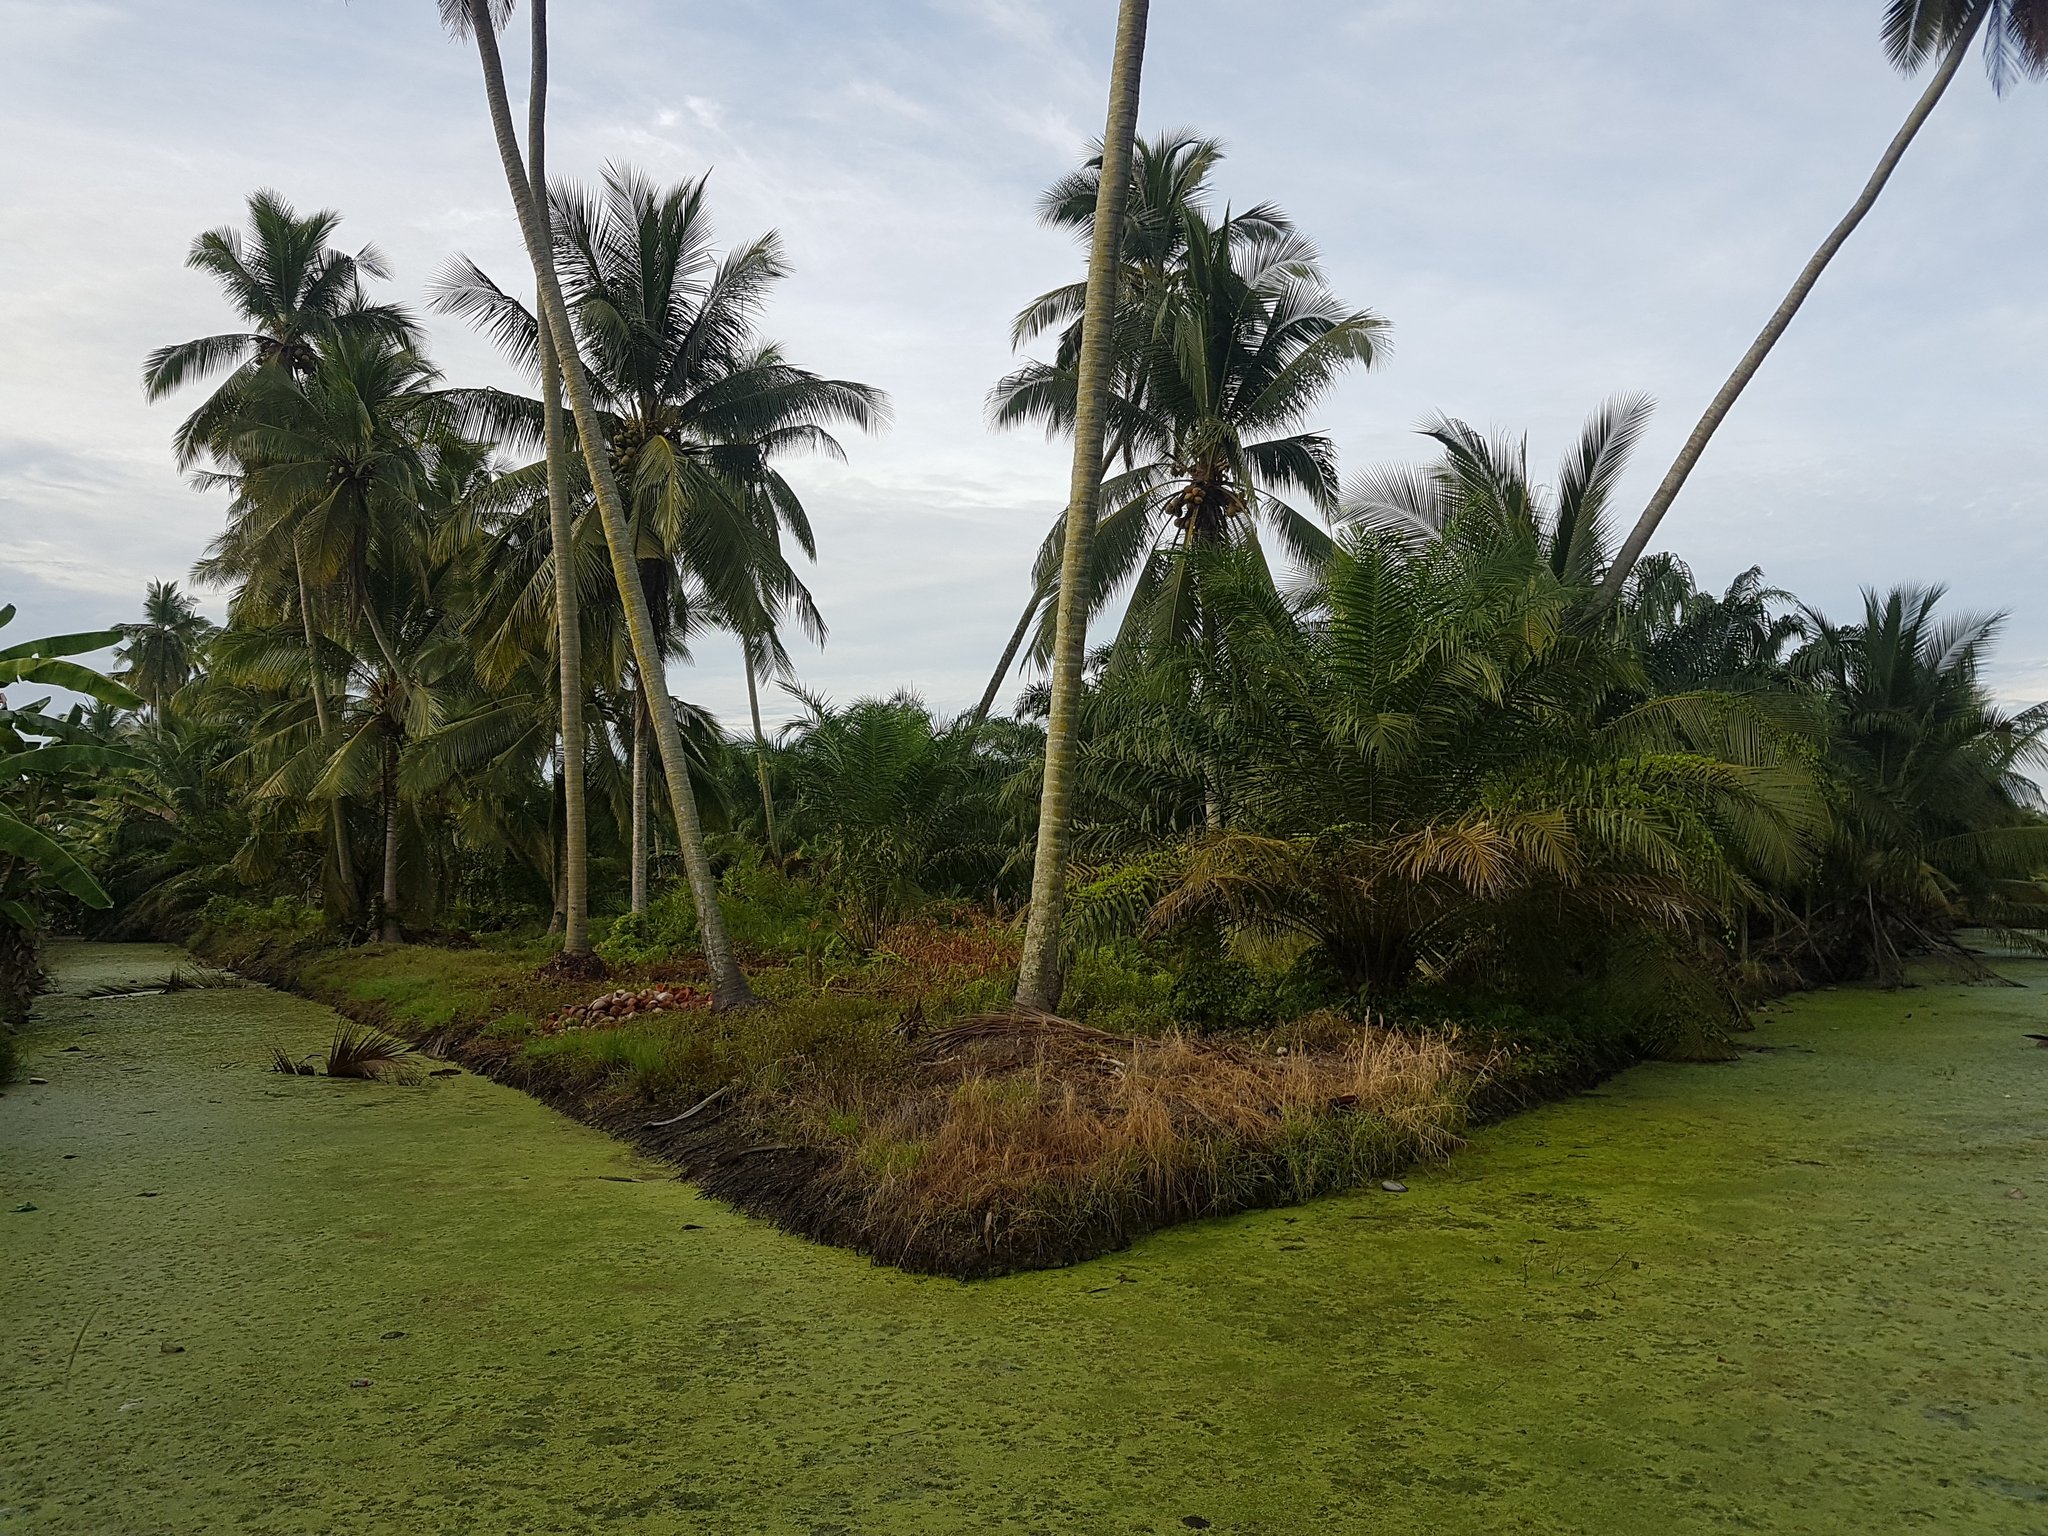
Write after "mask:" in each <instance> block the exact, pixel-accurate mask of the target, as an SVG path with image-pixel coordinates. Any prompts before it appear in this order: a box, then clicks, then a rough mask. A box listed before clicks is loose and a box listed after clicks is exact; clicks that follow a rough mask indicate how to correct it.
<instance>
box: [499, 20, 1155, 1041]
mask: <svg viewBox="0 0 2048 1536" xmlns="http://www.w3.org/2000/svg"><path fill="white" fill-rule="evenodd" d="M473 3H474V0H473ZM1150 10H1151V6H1150V3H1149V0H1123V5H1122V8H1121V10H1120V12H1119V14H1118V17H1117V28H1116V55H1115V59H1114V62H1113V63H1112V64H1111V67H1110V77H1109V114H1108V121H1107V124H1106V126H1105V127H1104V129H1103V133H1102V175H1101V181H1100V185H1099V186H1098V187H1097V189H1096V194H1095V233H1094V239H1093V241H1092V243H1091V245H1090V248H1089V252H1088V297H1087V302H1086V303H1085V305H1084V306H1083V308H1082V316H1081V355H1080V359H1079V374H1078V378H1077V380H1076V390H1077V398H1076V401H1075V412H1074V472H1073V480H1072V482H1071V487H1070V490H1069V493H1068V496H1067V526H1066V538H1065V540H1064V542H1063V545H1062V547H1061V550H1060V595H1059V608H1058V618H1057V628H1056V629H1055V631H1054V639H1053V665H1052V712H1051V715H1050V717H1049V719H1048V720H1047V722H1046V730H1045V785H1044V788H1043V789H1042V791H1041V792H1040V795H1039V802H1038V848H1037V852H1036V855H1035V857H1034V860H1033V863H1032V869H1031V914H1030V916H1029V917H1028V918H1027V919H1026V921H1025V926H1024V953H1023V957H1022V959H1021V961H1020V962H1019V964H1018V968H1017V1002H1018V1004H1019V1005H1020V1006H1022V1007H1025V1008H1037V1009H1042V1010H1045V1011H1048V1012H1049V1011H1051V1010H1052V1009H1053V1008H1055V1007H1057V1006H1058V1005H1059V1000H1060V982H1061V977H1062V970H1063V960H1064V955H1063V953H1062V945H1061V942H1060V929H1061V927H1062V925H1063V923H1064V921H1065V918H1066V907H1067V899H1066V898H1067V890H1066V879H1067V844H1068V815H1069V810H1070V806H1071V801H1072V795H1073V772H1074V758H1075V746H1076V741H1075V733H1076V727H1077V725H1078V724H1079V721H1080V712H1081V666H1082V662H1083V659H1084V658H1085V656H1086V653H1087V647H1088V605H1089V597H1090V594H1089V591H1088V548H1089V545H1090V543H1091V542H1092V541H1093V539H1094V537H1095V514H1096V510H1097V508H1098V507H1099V506H1100V505H1101V501H1102V464H1103V452H1102V450H1103V437H1104V430H1103V429H1104V420H1105V418H1106V417H1107V415H1108V406H1109V382H1110V371H1111V368H1112V366H1113V360H1112V358H1111V356H1110V331H1111V329H1112V324H1113V318H1114V311H1115V307H1116V262H1117V247H1118V243H1119V237H1120V236H1121V234H1122V232H1123V217H1124V203H1125V201H1126V200H1127V198H1128V196H1129V194H1130V184H1131V141H1132V139H1133V138H1134V137H1135V136H1136V133H1137V127H1138V87H1139V84H1140V81H1141V79H1142V77H1143V73H1144V67H1145V24H1146V21H1147V19H1148V16H1149V13H1150Z"/></svg>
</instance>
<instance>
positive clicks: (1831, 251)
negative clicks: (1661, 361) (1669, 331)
mask: <svg viewBox="0 0 2048 1536" xmlns="http://www.w3.org/2000/svg"><path fill="white" fill-rule="evenodd" d="M1996 4H1997V0H1974V3H1973V6H1972V11H1971V13H1970V14H1969V15H1968V18H1967V20H1966V21H1965V22H1964V23H1963V25H1962V26H1961V27H1960V28H1959V29H1958V30H1957V32H1956V34H1955V37H1954V38H1953V39H1952V40H1951V41H1950V43H1949V45H1948V48H1947V50H1946V51H1945V52H1944V53H1943V54H1942V56H1941V63H1940V65H1939V66H1938V67H1937V68H1936V69H1935V71H1934V78H1933V79H1932V80H1930V81H1928V82H1927V89H1926V90H1924V91H1922V92H1921V93H1920V99H1919V100H1918V101H1916V102H1914V103H1913V110H1912V111H1911V112H1909V113H1907V114H1906V121H1905V122H1904V124H1902V125H1901V126H1900V128H1899V131H1898V132H1897V133H1896V134H1894V135H1893V136H1892V141H1891V143H1890V144H1888V145H1886V146H1885V152H1884V154H1883V156H1882V157H1881V158H1880V159H1879V160H1878V162H1877V169H1876V170H1874V171H1872V172H1871V173H1870V180H1869V181H1867V182H1865V183H1864V185H1863V192H1862V195H1861V196H1859V197H1858V198H1857V199H1856V201H1855V202H1854V203H1853V204H1852V205H1850V208H1849V211H1848V212H1847V213H1846V214H1844V215H1843V216H1842V221H1841V222H1840V223H1839V224H1837V225H1836V226H1835V227H1834V228H1833V229H1831V230H1829V231H1828V237H1827V239H1825V240H1823V241H1821V243H1820V249H1819V250H1817V251H1815V252H1814V253H1813V257H1812V259H1811V260H1810V261H1808V262H1807V263H1806V266H1805V267H1804V268H1803V269H1802V270H1801V271H1800V274H1799V276H1798V278H1797V279H1796V280H1795V281H1794V282H1793V284H1792V288H1791V291H1790V292H1789V293H1787V294H1786V295H1785V298H1784V302H1783V303H1781V304H1779V306H1778V308H1777V311H1776V312H1775V313H1774V314H1773V315H1772V316H1771V318H1770V320H1769V322H1768V323H1767V324H1766V325H1765V326H1764V328H1763V330H1762V331H1761V332H1759V333H1758V335H1757V338H1756V340H1755V341H1753V342H1751V343H1750V346H1749V350H1748V351H1747V352H1745V353H1743V355H1742V361H1741V362H1739V363H1737V364H1736V365H1735V371H1734V372H1733V373H1731V374H1729V375H1728V382H1727V383H1725V384H1723V385H1722V386H1721V389H1720V392H1719V393H1718V394H1716V395H1715V396H1714V398H1713V399H1712V401H1710V402H1709V403H1708V405H1707V409H1706V414H1704V415H1703V416H1701V417H1700V419H1699V424H1698V425H1697V426H1695V427H1694V428H1693V429H1692V435H1691V436H1690V437H1688V438H1687V439H1686V440H1685V446H1684V447H1683V448H1681V449H1679V450H1678V457H1677V458H1676V459H1674V460H1672V463H1671V468H1670V469H1669V470H1667V471H1666V472H1665V475H1664V479H1663V482H1662V483H1661V484H1659V485H1658V487H1657V490H1656V493H1655V494H1654V495H1652V496H1651V497H1650V502H1649V505H1648V506H1646V507H1644V508H1643V511H1642V515H1641V516H1640V517H1638V518H1637V519H1636V525H1635V527H1633V528H1631V529H1630V530H1629V535H1628V538H1627V539H1626V540H1624V541H1623V543H1622V546H1621V549H1620V550H1619V551H1618V552H1617V553H1616V554H1615V557H1614V561H1613V563H1612V564H1611V565H1609V566H1608V567H1607V574H1606V576H1605V577H1603V578H1602V580H1601V582H1600V592H1599V596H1598V599H1597V602H1598V604H1599V605H1600V606H1601V607H1602V608H1605V607H1609V606H1611V605H1612V604H1613V602H1614V600H1615V599H1616V598H1618V597H1619V596H1620V595H1621V589H1622V587H1623V585H1624V584H1625V583H1626V582H1627V581H1628V577H1629V572H1631V571H1632V570H1634V569H1635V564H1636V561H1637V560H1638V559H1640V558H1641V556H1642V553H1643V551H1644V549H1646V548H1647V547H1648V546H1649V543H1650V539H1651V538H1652V537H1653V536H1654V535H1655V534H1656V532H1657V525H1658V524H1659V523H1661V522H1663V521H1664V514H1665V513H1666V512H1668V511H1670V510H1671V504H1672V502H1674V501H1676V500H1677V499H1678V493H1679V491H1680V490H1681V489H1683V488H1684V486H1685V482H1686V478H1687V477H1688V476H1689V475H1691V474H1692V469H1693V466H1694V465H1695V464H1697V463H1698V462H1699V458H1700V455H1701V454H1702V453H1705V452H1706V450H1707V443H1708V442H1709V441H1710V440H1711V439H1712V437H1713V435H1714V433H1715V432H1716V431H1717V430H1718V429H1719V428H1720V425H1721V422H1722V420H1723V419H1724V418H1725V417H1726V416H1727V415H1728V412H1729V411H1730V410H1732V409H1733V408H1734V406H1735V402H1736V400H1737V399H1738V398H1740V396H1741V394H1742V392H1743V391H1744V390H1745V389H1747V388H1748V387H1749V381H1750V380H1751V379H1753V378H1755V377H1756V373H1757V370H1758V369H1759V368H1761V367H1763V365H1764V359H1765V358H1767V357H1769V356H1770V355H1771V349H1772V348H1773V347H1775V346H1776V345H1777V344H1778V338H1779V337H1781V336H1783V335H1784V334H1785V332H1786V330H1787V328H1788V327H1790V326H1791V324H1792V317H1793V316H1794V315H1797V314H1798V313H1799V307H1800V306H1801V305H1802V304H1804V303H1805V302H1806V296H1807V295H1808V294H1809V293H1811V292H1812V291H1813V285H1814V284H1815V283H1816V282H1818V281H1819V280H1820V275H1821V273H1822V272H1824V271H1826V270H1827V265H1828V263H1829V262H1831V261H1833V260H1834V259H1835V253H1836V252H1837V251H1839V250H1841V248H1842V246H1843V245H1844V244H1845V243H1846V242H1847V241H1848V239H1849V237H1850V236H1851V235H1852V234H1854V233H1855V232H1856V226H1857V225H1859V224H1861V223H1862V222H1863V219H1864V215H1866V214H1868V213H1869V212H1870V210H1871V209H1872V208H1873V207H1875V206H1876V205H1877V198H1878V194H1879V193H1880V192H1882V191H1884V188H1885V183H1886V182H1888V181H1890V180H1891V179H1892V172H1893V171H1895V170H1897V169H1898V168H1899V162H1900V161H1901V160H1902V159H1904V158H1905V154H1906V150H1907V148H1908V147H1909V146H1910V145H1911V144H1912V142H1913V140H1914V138H1915V137H1916V136H1917V135H1918V134H1919V132H1920V129H1921V127H1922V126H1923V125H1924V124H1925V123H1926V121H1927V119H1928V117H1929V116H1930V115H1931V114H1932V113H1933V111H1934V108H1935V106H1936V105H1937V104H1938V103H1939V102H1940V101H1941V98H1942V94H1943V93H1944V92H1945V91H1947V90H1948V87H1949V82H1950V81H1952V80H1954V79H1955V77H1956V71H1957V69H1959V68H1960V67H1961V66H1962V62H1963V56H1964V55H1965V54H1967V53H1968V52H1969V51H1970V43H1971V42H1972V40H1974V39H1975V37H1976V36H1977V33H1978V32H1979V31H1980V30H1981V29H1982V28H1983V26H1984V19H1985V17H1986V16H1988V15H1989V14H1990V13H1991V11H1992V10H1993V9H1994V8H1995V7H1996Z"/></svg>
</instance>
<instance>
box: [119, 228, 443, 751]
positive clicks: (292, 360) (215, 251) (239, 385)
mask: <svg viewBox="0 0 2048 1536" xmlns="http://www.w3.org/2000/svg"><path fill="white" fill-rule="evenodd" d="M340 223H341V215H340V214H338V213H335V212H333V211H331V210H327V209H322V210H320V211H318V212H315V213H311V214H307V215H305V216H304V217H301V216H300V215H299V214H298V213H297V211H296V210H294V209H293V207H292V206H291V204H289V203H287V202H286V201H285V200H284V199H283V198H282V197H280V196H279V195H278V194H277V193H275V192H272V191H270V190H268V189H264V190H261V191H258V192H255V193H252V194H251V195H250V198H249V230H248V234H247V236H246V237H245V236H244V235H243V234H242V232H241V231H239V230H236V229H234V228H232V227H229V226H223V227H222V228H219V229H213V230H208V231H207V232H206V233H205V234H202V235H200V236H199V237H198V238H197V239H195V240H194V241H193V242H192V248H191V250H190V251H189V252H188V253H187V254H186V257H185V265H186V266H188V267H190V268H192V269H193V270H195V271H199V272H205V273H208V274H209V275H211V276H212V277H213V278H214V279H215V280H217V281H218V282H219V283H220V285H221V288H222V289H223V291H224V292H225V293H226V294H227V297H228V301H229V303H230V304H231V305H233V306H234V309H235V311H236V313H237V315H239V316H240V318H241V319H242V321H243V323H244V325H245V326H246V327H247V329H245V330H242V331H230V332H225V333H223V334H220V335H216V336H201V337H196V338H194V339H193V340H191V341H186V342H180V343H177V344H175V345H172V346H166V347H159V348H158V349H157V350H156V351H154V352H152V353H151V354H150V355H149V358H148V360H147V361H146V362H145V363H144V364H143V370H142V386H143V391H144V393H145V394H146V395H147V396H148V398H149V399H151V400H160V399H162V398H163V397H164V396H166V395H168V394H171V393H172V392H173V391H175V390H177V389H179V388H182V387H183V386H184V385H186V384H189V383H192V382H195V381H197V380H200V379H204V378H208V377H212V376H214V375H217V374H221V373H225V374H226V375H227V377H226V378H225V379H223V380H222V382H221V383H220V385H219V386H218V387H217V388H216V389H215V390H214V392H213V394H212V395H210V396H209V397H208V398H207V400H206V401H205V402H204V403H203V404H202V405H201V406H200V407H199V408H198V409H197V410H196V411H194V412H192V414H191V415H189V416H187V417H186V418H185V420H184V421H183V422H182V423H181V424H180V425H179V427H178V432H177V436H176V438H175V442H176V446H177V454H178V462H179V463H180V464H181V465H189V464H192V463H194V462H196V461H197V460H199V459H200V458H201V457H202V456H205V455H207V454H209V453H217V452H218V450H219V447H220V439H221V437H222V434H223V433H224V432H225V431H227V430H228V429H229V428H230V426H231V424H232V422H233V419H234V417H235V415H236V413H237V412H238V411H239V410H240V408H241V404H242V401H243V399H244V396H245V395H246V393H247V391H248V389H249V387H250V385H251V384H252V383H253V382H254V381H255V380H256V379H258V378H259V377H261V376H262V374H263V372H264V371H265V370H266V369H270V370H278V371H282V372H283V373H284V374H286V375H287V376H289V377H299V376H301V375H303V374H305V373H307V372H309V371H311V369H312V367H313V365H314V360H315V347H316V344H317V343H318V342H319V341H320V340H321V338H323V337H332V336H338V335H344V334H345V335H353V336H357V337H361V338H364V339H370V338H380V337H381V338H383V339H384V340H386V341H388V342H390V343H391V344H393V345H394V346H398V347H412V346H415V345H417V343H418V340H419V335H418V328H417V326H416V325H415V324H414V322H413V319H412V317H411V316H410V315H409V314H408V313H407V312H406V311H405V310H404V309H402V308H400V307H399V306H397V305H390V304H373V303H371V302H370V301H369V299H368V298H367V297H366V296H365V294H364V291H363V280H364V279H365V278H386V277H389V276H390V269H389V267H388V266H387V265H386V263H385V260H384V257H383V255H382V254H381V253H380V252H379V251H378V250H377V249H376V247H374V246H369V245H366V246H364V247H363V248H362V249H361V250H359V251H357V252H356V253H355V254H354V255H349V254H347V253H345V252H342V251H337V250H335V249H334V248H333V247H332V246H331V245H330V244H329V240H330V239H331V237H332V236H333V234H334V231H335V229H336V228H337V227H338V226H339V225H340ZM290 565H291V569H292V571H293V573H294V576H295V578H296V580H297V583H298V587H299V598H300V601H299V616H300V623H301V626H302V628H303V629H304V630H305V635H306V648H307V652H308V654H309V655H311V656H314V657H315V660H316V663H317V651H318V647H317V646H316V644H315V642H314V630H315V629H316V628H317V624H318V621H317V619H316V616H315V612H314V607H313V602H312V594H311V592H310V590H309V589H308V587H307V583H306V579H305V572H304V571H303V570H302V569H300V568H299V565H298V562H297V559H296V555H295V554H294V556H293V558H292V560H291V562H290ZM311 688H312V695H313V704H314V707H315V709H316V711H318V712H319V713H321V714H322V715H324V714H325V712H326V708H327V703H326V697H325V693H326V690H325V686H324V684H323V683H322V681H321V679H320V675H319V673H318V670H317V665H316V670H315V672H314V675H313V677H312V679H311Z"/></svg>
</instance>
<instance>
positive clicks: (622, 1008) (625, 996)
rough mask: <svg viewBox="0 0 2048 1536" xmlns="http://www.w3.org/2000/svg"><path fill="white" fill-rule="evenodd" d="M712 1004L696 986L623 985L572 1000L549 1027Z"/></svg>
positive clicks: (580, 1025)
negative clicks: (584, 1001)
mask: <svg viewBox="0 0 2048 1536" xmlns="http://www.w3.org/2000/svg"><path fill="white" fill-rule="evenodd" d="M710 1006H711V999H710V997H709V996H708V995H707V994H705V993H703V992H699V991H697V990H696V989H695V988H692V987H639V988H633V987H621V988H620V989H619V990H618V991H616V992H607V993H605V994H604V996H602V997H594V998H592V999H591V1000H590V1001H589V1002H587V1003H571V1004H570V1005H569V1006H568V1007H567V1008H564V1009H562V1010H561V1011H560V1012H559V1013H555V1014H552V1015H550V1016H549V1018H548V1021H547V1025H546V1026H545V1027H546V1028H547V1029H549V1030H551V1031H552V1030H558V1029H589V1028H593V1027H599V1026H603V1025H607V1024H623V1023H625V1022H626V1021H627V1020H628V1019H637V1018H639V1017H640V1016H641V1015H642V1014H648V1013H669V1012H688V1011H691V1010H702V1009H708V1008H709V1007H710Z"/></svg>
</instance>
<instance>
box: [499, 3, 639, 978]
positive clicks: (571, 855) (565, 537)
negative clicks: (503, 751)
mask: <svg viewBox="0 0 2048 1536" xmlns="http://www.w3.org/2000/svg"><path fill="white" fill-rule="evenodd" d="M531 4H532V7H533V13H532V14H533V76H532V84H531V87H530V89H529V90H528V92H527V97H526V150H527V163H528V169H529V172H530V178H529V179H530V183H531V195H532V197H533V200H534V202H535V204H536V205H538V206H539V207H541V208H546V207H547V206H548V179H547V100H548V0H531ZM535 309H536V311H541V310H542V306H540V305H538V304H536V305H535ZM538 324H539V330H540V399H541V414H542V424H543V427H544V429H545V435H546V438H547V462H548V534H549V538H550V539H551V540H552V541H553V545H554V550H553V555H554V567H555V654H556V657H557V659H558V660H559V662H560V670H561V694H562V879H561V892H562V896H561V900H562V952H563V953H564V954H571V955H574V954H581V953H583V952H584V951H585V950H587V949H589V948H590V817H589V812H588V809H587V806H586V801H585V797H584V789H583V746H584V734H583V636H582V632H581V630H580V629H579V628H578V624H579V618H578V613H577V600H576V551H575V527H574V525H573V524H572V522H571V521H570V514H569V500H570V491H569V464H568V460H567V457H566V455H567V453H568V451H569V450H568V444H567V443H566V442H565V441H564V438H563V432H562V365H561V360H560V359H559V358H557V357H556V355H555V348H554V339H553V333H552V332H551V331H550V330H549V329H548V323H547V321H546V319H545V318H541V319H540V320H539V322H538ZM634 910H635V911H638V910H640V909H639V908H637V907H636V908H635V909H634Z"/></svg>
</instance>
